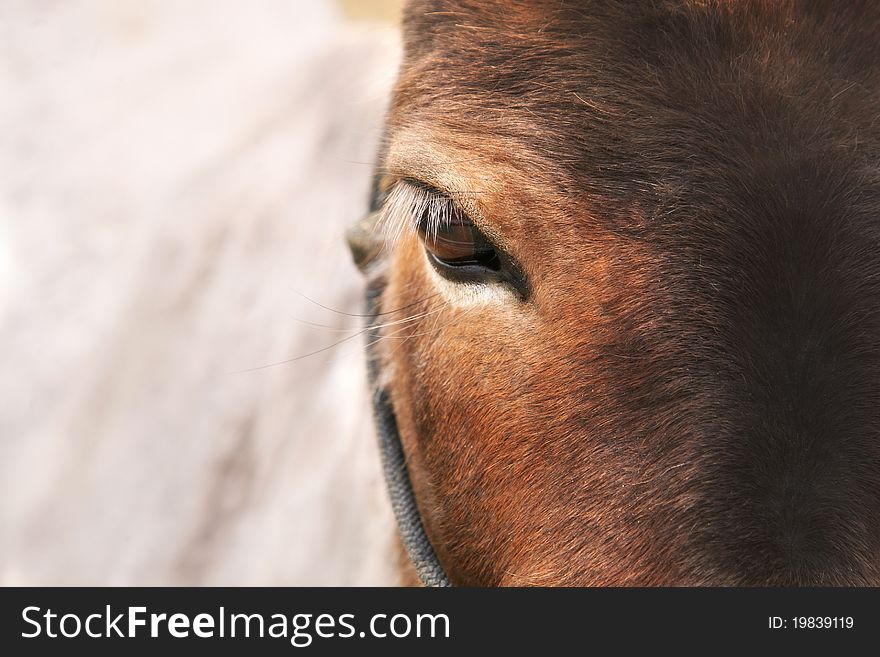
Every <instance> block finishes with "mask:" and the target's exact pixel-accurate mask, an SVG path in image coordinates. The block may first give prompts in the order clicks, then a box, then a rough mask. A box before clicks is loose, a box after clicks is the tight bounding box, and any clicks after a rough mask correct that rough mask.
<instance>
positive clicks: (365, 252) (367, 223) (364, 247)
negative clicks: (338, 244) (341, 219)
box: [345, 214, 382, 271]
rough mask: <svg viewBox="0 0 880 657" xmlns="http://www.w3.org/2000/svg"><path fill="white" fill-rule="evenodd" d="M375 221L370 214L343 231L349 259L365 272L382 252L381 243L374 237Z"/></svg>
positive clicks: (375, 218) (373, 216)
mask: <svg viewBox="0 0 880 657" xmlns="http://www.w3.org/2000/svg"><path fill="white" fill-rule="evenodd" d="M376 221H377V217H376V215H375V214H370V215H367V216H366V217H364V218H363V219H361V220H359V221H357V222H355V223H354V224H353V225H351V226H349V227H348V229H347V230H346V231H345V241H346V242H347V243H348V249H349V251H351V257H352V259H353V260H354V264H355V265H357V268H358V269H360V270H361V271H366V269H367V267H369V265H370V263H371V262H373V260H375V259H376V256H378V255H379V252H380V251H381V250H382V242H381V240H380V239H379V237H378V236H377V235H376Z"/></svg>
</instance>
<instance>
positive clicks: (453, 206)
mask: <svg viewBox="0 0 880 657" xmlns="http://www.w3.org/2000/svg"><path fill="white" fill-rule="evenodd" d="M463 194H465V193H464V192H459V193H456V197H459V196H461V195H463ZM459 202H460V201H457V200H456V199H454V198H452V197H450V196H447V195H446V194H444V193H443V192H440V191H438V190H436V189H432V188H431V187H428V186H427V185H425V184H424V183H420V182H417V181H414V180H409V179H404V180H400V181H398V182H397V183H395V185H394V187H393V188H392V189H391V190H390V191H389V192H388V196H387V198H386V200H385V204H384V205H383V207H382V211H381V214H380V217H379V226H380V229H381V230H382V231H383V232H384V235H385V248H386V249H393V248H394V247H395V246H396V245H397V243H398V242H399V241H400V239H401V237H402V236H403V235H404V234H405V233H406V232H409V231H415V230H417V229H419V228H421V229H423V230H424V231H425V234H426V235H427V236H428V237H429V238H430V239H436V238H437V235H438V233H439V231H440V229H441V228H443V227H444V226H448V225H449V224H450V223H451V222H452V220H453V218H454V217H457V216H460V215H461V214H464V211H463V210H462V208H461V207H460V206H459ZM423 221H424V222H426V224H427V225H425V226H420V225H419V224H420V223H422V222H423Z"/></svg>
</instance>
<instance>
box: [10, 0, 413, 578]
mask: <svg viewBox="0 0 880 657" xmlns="http://www.w3.org/2000/svg"><path fill="white" fill-rule="evenodd" d="M400 4H401V3H400V2H398V1H393V0H390V1H382V0H378V1H369V0H345V1H343V0H297V1H296V2H290V1H289V0H253V1H251V2H238V1H237V0H190V1H188V2H178V1H176V0H132V1H131V2H118V1H117V0H10V1H8V2H3V3H2V4H0V363H2V367H0V584H3V585H72V584H93V585H105V584H113V585H117V584H118V585H122V584H140V585H178V584H180V585H189V584H193V585H201V584H206V585H270V584H272V585H275V584H277V585H307V584H308V585H324V584H340V585H346V584H353V585H359V584H386V583H391V582H392V581H393V580H392V575H391V562H390V559H389V557H388V551H389V544H390V540H391V536H392V526H393V523H392V522H391V520H390V511H389V510H388V505H387V501H386V499H385V492H384V490H383V488H382V482H381V476H380V472H379V466H378V455H377V453H376V450H375V448H374V438H373V431H372V422H371V417H370V412H369V409H368V406H367V403H366V381H365V375H364V363H363V354H362V351H363V336H362V335H360V330H361V319H360V318H358V317H356V316H355V315H357V313H359V312H360V311H361V281H360V278H359V276H358V274H357V272H356V271H355V269H354V267H353V266H352V265H351V264H350V259H349V257H348V253H347V251H346V248H345V244H344V237H343V233H344V230H345V227H346V226H347V225H348V224H350V223H351V222H354V221H355V220H356V219H357V218H359V216H360V215H361V214H362V213H363V211H364V210H365V208H366V203H367V195H368V188H369V181H370V175H371V169H372V165H373V161H374V157H375V152H376V148H377V145H378V142H379V139H380V137H381V124H382V116H383V112H384V110H385V106H386V103H387V100H388V91H389V87H390V85H391V84H392V82H393V78H394V74H395V67H396V61H397V57H398V48H399V46H398V39H397V33H396V28H395V21H396V20H397V17H398V13H399V9H400ZM332 345H335V346H332Z"/></svg>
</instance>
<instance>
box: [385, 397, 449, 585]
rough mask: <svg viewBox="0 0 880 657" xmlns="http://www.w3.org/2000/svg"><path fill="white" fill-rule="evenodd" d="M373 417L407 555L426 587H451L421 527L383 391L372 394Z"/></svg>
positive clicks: (396, 434) (395, 430) (391, 410)
mask: <svg viewBox="0 0 880 657" xmlns="http://www.w3.org/2000/svg"><path fill="white" fill-rule="evenodd" d="M373 414H374V417H375V420H376V428H377V429H378V433H379V447H380V452H381V454H382V469H383V470H384V473H385V484H386V485H387V487H388V494H389V495H390V497H391V507H392V509H393V510H394V517H395V519H396V520H397V528H398V530H399V531H400V536H401V538H402V539H403V545H404V547H405V548H406V551H407V554H409V558H410V559H411V560H412V562H413V565H414V566H415V568H416V573H417V574H418V576H419V579H421V580H422V583H423V584H424V585H425V586H452V583H451V582H450V581H449V578H448V577H447V576H446V573H445V572H444V571H443V566H441V565H440V561H439V560H438V559H437V554H436V553H435V552H434V548H433V546H432V545H431V542H430V541H429V540H428V536H427V534H426V533H425V527H424V525H422V518H421V516H420V515H419V509H418V507H417V506H416V498H415V495H414V494H413V489H412V483H411V482H410V478H409V471H408V470H407V467H406V459H405V457H404V454H403V447H402V446H401V444H400V434H399V433H398V431H397V419H396V418H395V416H394V409H393V408H392V407H391V400H390V399H389V398H388V393H387V392H386V391H385V390H381V389H378V390H376V391H375V392H374V393H373Z"/></svg>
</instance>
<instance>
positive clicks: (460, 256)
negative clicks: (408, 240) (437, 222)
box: [422, 219, 499, 269]
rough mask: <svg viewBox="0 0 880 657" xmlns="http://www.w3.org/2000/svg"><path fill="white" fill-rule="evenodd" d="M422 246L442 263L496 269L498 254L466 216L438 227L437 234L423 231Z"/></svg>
mask: <svg viewBox="0 0 880 657" xmlns="http://www.w3.org/2000/svg"><path fill="white" fill-rule="evenodd" d="M422 240H423V241H424V243H425V249H427V251H428V253H430V254H431V255H432V256H433V257H434V258H436V259H437V260H439V261H440V262H441V263H442V264H445V265H452V266H457V267H464V266H467V265H471V266H480V267H487V268H489V269H498V267H499V262H498V255H497V253H496V252H495V249H494V247H493V246H492V245H491V244H490V243H489V241H488V240H487V239H486V238H485V237H484V236H483V235H482V234H481V233H480V231H478V230H477V229H476V228H475V227H474V225H473V224H472V223H470V221H469V220H467V219H459V220H455V221H453V222H451V223H449V224H447V225H444V226H441V227H439V228H438V229H437V231H436V233H433V232H432V233H425V232H424V231H423V232H422Z"/></svg>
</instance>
